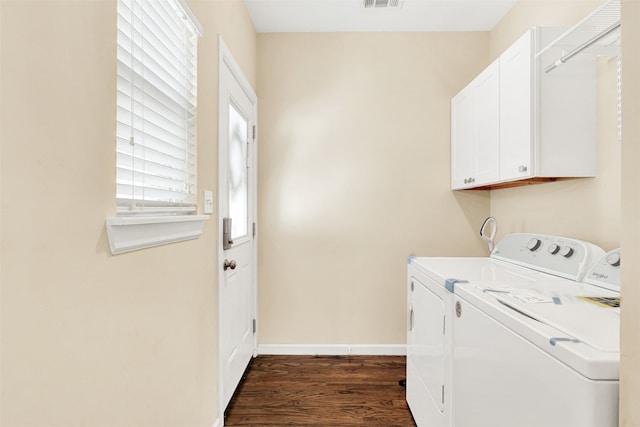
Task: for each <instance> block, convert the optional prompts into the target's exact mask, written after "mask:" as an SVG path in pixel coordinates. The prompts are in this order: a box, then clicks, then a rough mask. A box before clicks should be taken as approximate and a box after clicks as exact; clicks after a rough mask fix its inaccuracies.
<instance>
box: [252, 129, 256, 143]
mask: <svg viewBox="0 0 640 427" xmlns="http://www.w3.org/2000/svg"><path fill="white" fill-rule="evenodd" d="M253 140H254V141H255V140H256V125H253Z"/></svg>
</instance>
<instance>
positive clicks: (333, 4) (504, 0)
mask: <svg viewBox="0 0 640 427" xmlns="http://www.w3.org/2000/svg"><path fill="white" fill-rule="evenodd" d="M245 1H246V3H247V7H248V8H249V14H250V15H251V18H252V19H253V23H254V25H255V27H256V31H258V32H259V33H269V32H365V31H372V32H376V31H399V32H403V31H489V30H492V29H493V27H495V25H496V24H497V23H498V21H500V19H502V17H503V16H504V15H505V14H506V13H507V12H508V11H509V9H511V7H512V6H513V5H514V3H515V2H516V0H402V1H401V7H400V8H366V9H365V8H364V6H363V0H245Z"/></svg>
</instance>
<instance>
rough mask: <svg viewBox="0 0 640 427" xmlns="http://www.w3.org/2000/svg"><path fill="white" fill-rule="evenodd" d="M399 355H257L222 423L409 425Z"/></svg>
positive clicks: (410, 419) (404, 426) (403, 367)
mask: <svg viewBox="0 0 640 427" xmlns="http://www.w3.org/2000/svg"><path fill="white" fill-rule="evenodd" d="M404 377H405V357H403V356H258V357H257V358H255V359H254V360H253V361H252V362H251V365H250V366H249V369H248V370H247V372H246V375H245V379H244V380H243V382H242V383H241V384H240V386H239V387H238V390H237V392H236V394H235V396H234V397H233V399H232V400H231V402H230V403H229V406H228V408H227V411H226V413H225V422H224V423H225V425H226V426H254V427H258V426H335V427H338V426H370V427H376V426H379V427H383V426H384V427H392V426H397V427H414V426H415V423H414V422H413V418H412V417H411V413H410V412H409V408H408V407H407V404H406V401H405V390H404V387H401V386H400V385H399V384H398V381H399V380H401V379H403V378H404Z"/></svg>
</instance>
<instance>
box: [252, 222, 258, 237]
mask: <svg viewBox="0 0 640 427" xmlns="http://www.w3.org/2000/svg"><path fill="white" fill-rule="evenodd" d="M256 228H257V227H256V223H255V222H254V223H253V237H256V233H257V231H256Z"/></svg>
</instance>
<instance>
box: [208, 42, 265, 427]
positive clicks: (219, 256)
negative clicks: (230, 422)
mask: <svg viewBox="0 0 640 427" xmlns="http://www.w3.org/2000/svg"><path fill="white" fill-rule="evenodd" d="M224 68H226V69H228V70H229V71H230V73H231V75H232V77H233V78H234V79H235V80H236V81H237V82H238V84H239V85H240V87H241V88H242V90H243V91H244V93H245V94H246V96H247V97H248V98H249V100H250V101H251V103H252V104H253V112H252V113H253V117H254V120H255V122H254V126H255V129H256V130H255V136H254V138H253V143H252V144H249V150H250V151H249V163H250V166H249V171H250V173H249V177H248V179H249V185H250V186H253V191H252V192H251V196H250V197H251V198H252V200H251V205H252V209H253V212H252V213H253V222H254V223H255V224H257V223H258V185H257V184H258V135H257V128H258V126H257V122H258V97H257V95H256V93H255V91H254V90H253V88H252V87H251V84H250V83H249V81H248V80H247V78H246V77H245V76H244V74H243V72H242V70H241V68H240V66H239V65H238V63H237V62H236V61H235V59H234V58H233V55H232V54H231V51H230V50H229V48H228V47H227V45H226V43H225V42H224V40H223V39H222V36H221V35H218V163H217V165H216V166H217V168H218V221H217V222H218V224H217V239H216V262H217V265H216V270H217V272H218V282H217V286H216V293H217V299H218V301H217V305H216V306H217V310H218V313H217V315H216V319H217V323H218V325H217V333H218V337H217V343H218V419H219V420H220V423H219V426H224V411H225V410H226V407H225V403H224V388H223V385H224V384H223V377H224V376H223V375H222V369H223V366H222V365H223V359H224V357H223V355H222V345H221V343H222V328H223V326H224V325H223V324H222V323H223V322H221V319H220V313H221V310H220V307H221V300H220V284H221V283H222V281H223V280H225V273H224V270H223V268H222V265H223V263H224V250H223V249H222V218H223V217H224V216H225V215H226V212H222V203H221V200H220V194H222V186H223V183H224V184H226V177H222V176H221V175H222V173H221V168H220V162H222V161H224V160H223V159H222V156H221V153H220V152H221V147H222V141H223V140H224V139H225V138H227V135H226V134H224V132H223V126H221V125H220V114H221V111H223V109H224V108H227V99H226V97H224V96H222V90H221V89H222V87H223V78H224V76H223V70H224ZM224 129H226V127H225V128H224ZM225 160H226V159H225ZM249 227H251V225H249ZM249 232H250V233H251V232H252V230H251V228H250V229H249ZM252 250H253V254H252V255H253V265H252V268H253V275H252V277H253V280H252V283H251V292H252V294H253V295H252V300H253V301H252V304H251V305H252V311H253V313H252V314H253V319H255V333H254V334H253V356H254V357H255V356H256V355H257V348H258V330H257V324H258V309H257V307H258V277H257V271H258V233H257V230H256V233H255V235H254V236H253V249H252Z"/></svg>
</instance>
